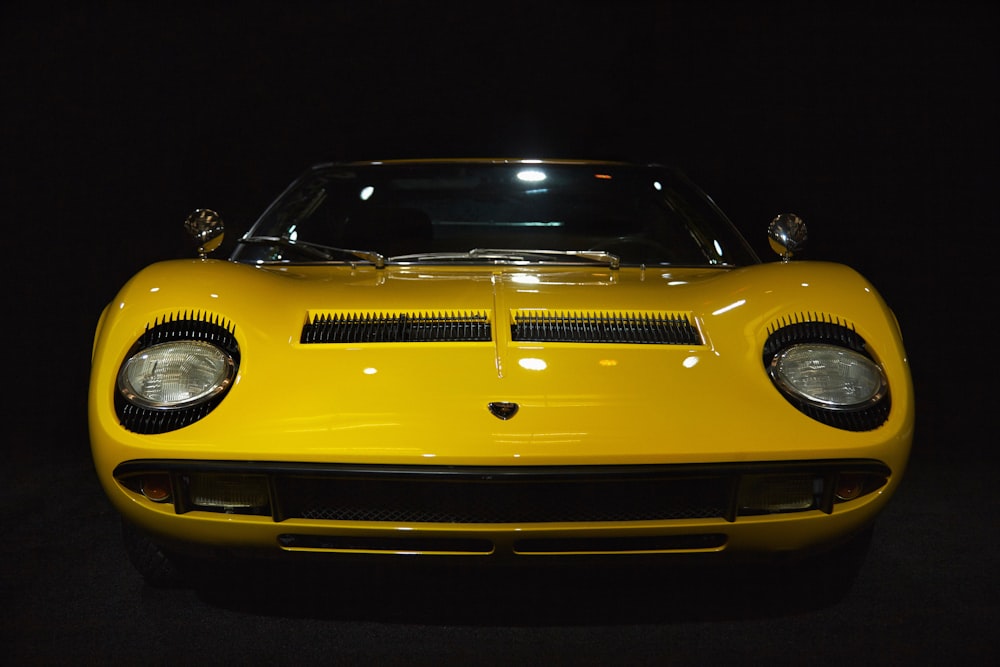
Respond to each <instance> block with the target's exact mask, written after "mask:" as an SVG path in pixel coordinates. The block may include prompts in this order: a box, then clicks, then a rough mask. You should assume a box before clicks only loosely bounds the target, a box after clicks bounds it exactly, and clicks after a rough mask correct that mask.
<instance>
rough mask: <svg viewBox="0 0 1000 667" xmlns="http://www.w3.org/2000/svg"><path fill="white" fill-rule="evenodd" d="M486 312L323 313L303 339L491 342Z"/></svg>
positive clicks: (307, 328) (305, 329) (305, 330)
mask: <svg viewBox="0 0 1000 667" xmlns="http://www.w3.org/2000/svg"><path fill="white" fill-rule="evenodd" d="M490 340H492V335H491V330H490V321H489V317H488V316H487V315H486V313H482V312H473V313H464V312H463V313H454V312H435V313H321V314H317V315H314V316H313V318H312V321H309V322H306V324H305V326H304V327H302V336H301V338H300V342H301V343H303V344H308V343H426V342H484V341H485V342H489V341H490Z"/></svg>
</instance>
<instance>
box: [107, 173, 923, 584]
mask: <svg viewBox="0 0 1000 667" xmlns="http://www.w3.org/2000/svg"><path fill="white" fill-rule="evenodd" d="M185 225H186V228H187V230H188V231H189V232H190V234H191V236H192V238H193V239H194V242H195V246H196V248H197V256H195V257H192V258H189V259H180V260H172V261H164V262H161V263H157V264H153V265H152V266H150V267H148V268H146V269H144V270H142V271H141V272H139V273H138V274H137V275H136V276H135V277H133V278H132V279H131V280H130V281H129V282H128V283H127V284H126V285H125V286H124V287H123V288H122V290H121V291H120V292H119V293H118V295H117V296H115V298H114V299H113V301H111V302H110V303H109V305H108V306H107V308H106V309H105V310H104V312H103V314H102V315H101V317H100V321H99V324H98V326H97V331H96V336H95V340H94V346H93V357H92V373H91V380H90V390H89V391H90V393H89V421H90V435H91V444H92V451H93V457H94V462H95V464H96V470H97V473H98V475H99V477H100V481H101V483H102V485H103V488H104V490H105V492H106V493H107V495H108V497H109V498H110V500H111V502H112V503H113V505H114V507H115V508H116V509H117V510H118V511H119V512H120V513H121V515H122V519H123V534H124V543H125V546H126V550H127V552H128V555H129V557H130V559H131V561H132V562H133V563H134V564H135V566H136V567H137V569H138V570H139V571H140V572H141V573H142V575H143V576H144V577H145V578H146V580H147V581H148V582H149V583H151V584H153V585H160V584H166V583H170V582H174V581H177V577H178V569H179V568H178V564H179V563H185V564H191V563H195V564H197V563H205V562H212V561H215V562H218V561H219V560H220V559H222V560H225V559H238V560H242V559H244V558H248V557H255V556H278V557H285V558H293V557H295V556H296V555H297V554H300V553H301V552H308V553H311V554H313V557H317V556H316V554H325V555H327V556H328V557H329V558H331V559H332V558H336V557H338V556H341V555H345V554H355V555H357V554H362V555H366V556H367V557H370V558H383V559H392V558H393V556H400V555H403V554H407V555H422V556H426V557H427V558H429V559H431V560H439V559H441V558H453V559H462V562H466V563H469V562H472V561H473V560H475V559H478V560H479V561H480V562H495V561H500V560H504V561H506V562H534V563H539V562H543V561H550V562H551V560H552V559H556V558H564V559H570V560H573V559H577V560H578V559H579V557H582V556H585V555H591V556H597V555H599V556H603V557H606V558H613V557H615V556H619V557H621V556H625V555H635V554H644V555H648V556H654V557H655V558H661V559H663V560H664V561H666V562H668V563H669V562H671V559H673V560H674V561H677V560H684V561H688V560H691V559H694V560H695V561H696V562H702V561H704V562H715V561H718V562H723V563H725V562H731V561H732V560H734V559H737V558H739V559H740V560H742V558H743V557H746V558H749V559H764V560H767V561H771V562H775V561H777V562H784V560H785V559H795V560H801V557H808V558H806V559H805V562H810V561H815V562H816V563H817V568H819V566H820V565H819V564H820V563H823V564H824V567H826V566H828V565H829V564H830V563H833V564H834V566H836V567H838V568H840V569H842V570H845V571H848V572H849V573H852V572H854V571H856V569H857V566H858V565H859V564H860V563H861V556H863V554H864V551H865V545H866V544H867V541H868V539H869V537H870V534H871V526H872V524H873V521H874V520H875V519H876V516H877V515H878V514H879V513H880V511H881V510H882V509H883V508H884V507H885V505H886V503H887V502H888V500H889V498H890V497H891V496H892V494H893V492H894V491H895V490H896V488H897V487H898V486H899V483H900V479H901V476H902V474H903V470H904V468H905V465H906V462H907V458H908V455H909V450H910V444H911V440H912V436H913V425H914V398H913V389H912V382H911V378H910V370H909V367H908V361H907V358H906V354H905V352H904V348H903V341H902V338H901V334H900V330H899V327H898V325H897V322H896V319H895V317H894V315H893V313H892V311H891V310H890V308H889V307H888V306H887V305H886V303H885V302H884V301H883V299H882V298H881V297H880V296H879V294H878V293H877V292H876V290H875V289H874V287H873V286H872V285H871V284H870V283H869V282H868V281H866V280H865V279H864V278H863V277H862V276H860V275H859V274H858V273H857V272H855V271H854V270H852V269H850V268H847V267H845V266H842V265H839V264H833V263H826V262H814V261H803V260H799V259H795V258H793V255H794V254H795V253H797V252H798V251H799V250H800V248H801V247H802V244H803V242H804V241H805V236H806V231H805V226H804V224H803V222H802V220H801V219H799V218H798V217H797V216H795V215H792V214H784V215H779V216H778V217H776V218H775V219H774V220H773V221H772V222H771V225H770V227H769V228H768V230H767V233H768V237H769V241H770V244H771V246H772V248H774V249H775V250H776V251H777V255H778V256H776V257H775V258H774V261H769V262H762V261H761V260H760V259H759V258H758V256H757V255H756V254H755V252H754V250H753V249H752V248H751V246H750V245H749V244H748V243H747V242H746V240H745V239H744V238H743V237H742V236H741V235H740V233H739V232H738V231H737V230H736V228H735V227H734V226H733V225H732V223H730V221H729V220H728V219H727V218H726V217H725V215H723V213H722V212H720V211H719V209H718V208H717V207H716V206H715V204H714V203H713V202H712V200H711V199H709V198H708V197H707V196H706V195H705V194H703V193H702V192H701V191H700V190H699V189H698V188H697V187H696V186H694V185H693V184H691V183H690V182H689V181H688V180H687V179H686V178H685V177H684V176H683V175H682V174H680V173H679V172H677V171H675V170H673V169H670V168H666V167H661V166H657V165H643V164H629V163H619V162H599V161H571V160H521V159H475V160H397V161H384V162H352V163H337V164H322V165H317V166H315V167H312V168H311V169H309V170H308V171H306V173H304V174H303V175H302V176H301V177H300V178H298V179H297V180H295V181H294V182H293V183H292V184H291V185H290V186H289V187H288V188H287V189H286V190H285V191H284V192H283V193H282V194H281V195H280V196H279V197H278V198H277V199H276V200H275V201H274V203H272V204H271V205H270V206H269V207H268V208H267V209H266V210H265V211H264V213H263V214H262V215H261V217H260V218H259V220H258V221H257V222H256V223H255V224H254V225H253V226H252V227H251V228H250V229H249V231H248V232H247V233H246V234H245V235H243V236H242V237H241V238H240V239H238V241H237V243H236V244H235V247H234V250H233V251H232V254H231V256H230V257H229V258H228V259H212V258H210V257H209V255H210V254H211V252H212V251H213V250H216V249H218V246H219V245H220V243H221V240H222V232H223V226H222V222H221V220H220V218H219V216H218V215H217V214H216V213H215V212H213V211H211V210H207V209H199V210H197V211H195V212H194V213H193V214H192V215H191V216H190V217H189V218H188V220H187V221H186V223H185ZM764 233H765V230H764V229H762V230H761V234H762V237H763V234H764ZM822 554H826V555H822ZM181 569H182V568H181ZM818 571H819V570H818V569H817V572H818Z"/></svg>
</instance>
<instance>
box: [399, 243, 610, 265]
mask: <svg viewBox="0 0 1000 667" xmlns="http://www.w3.org/2000/svg"><path fill="white" fill-rule="evenodd" d="M553 257H557V258H563V257H573V258H580V259H586V260H590V261H592V262H601V263H606V264H607V265H608V266H609V267H610V268H611V269H613V270H617V269H618V268H620V267H621V258H620V257H618V255H613V254H611V253H610V252H606V251H604V250H522V249H514V248H473V249H472V250H469V251H468V252H418V253H414V254H412V255H397V256H395V257H390V258H389V259H390V260H392V261H397V260H417V261H441V260H453V261H461V260H466V259H481V260H495V261H502V262H527V261H531V260H545V259H550V258H553Z"/></svg>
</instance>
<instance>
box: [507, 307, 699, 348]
mask: <svg viewBox="0 0 1000 667" xmlns="http://www.w3.org/2000/svg"><path fill="white" fill-rule="evenodd" d="M510 334H511V339H512V340H514V341H531V342H561V343H640V344H649V345H700V344H701V343H702V340H701V335H700V334H699V333H698V329H697V328H696V327H695V326H694V325H693V324H692V323H691V319H690V317H688V316H687V315H686V314H680V313H578V312H558V311H555V312H553V311H531V312H518V313H514V318H513V322H512V323H511V325H510Z"/></svg>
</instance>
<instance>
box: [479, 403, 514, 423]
mask: <svg viewBox="0 0 1000 667" xmlns="http://www.w3.org/2000/svg"><path fill="white" fill-rule="evenodd" d="M486 407H488V408H489V409H490V412H491V413H492V414H493V416H494V417H496V418H497V419H503V420H504V421H506V420H508V419H510V418H511V417H513V416H514V415H516V414H517V409H518V408H519V407H520V406H519V405H518V404H517V403H509V402H507V401H493V402H491V403H489V404H488V405H487V406H486Z"/></svg>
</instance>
